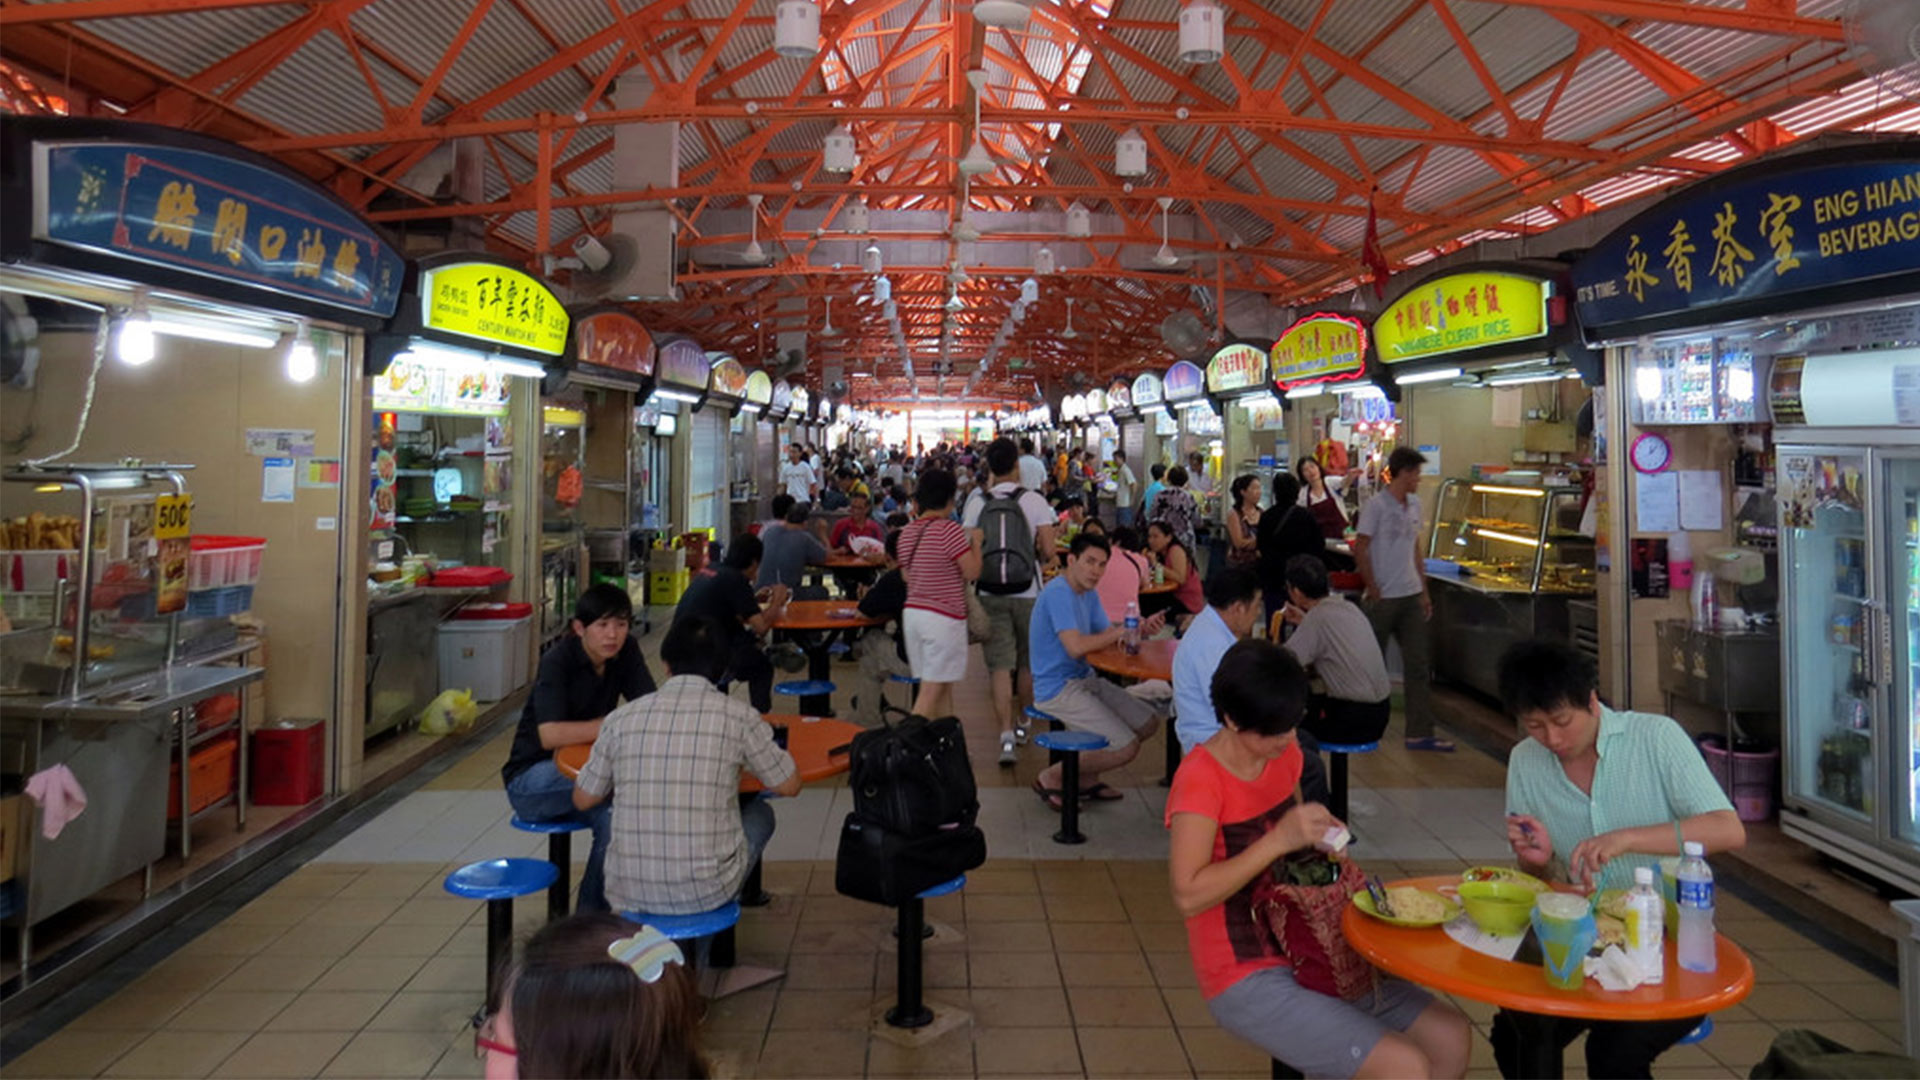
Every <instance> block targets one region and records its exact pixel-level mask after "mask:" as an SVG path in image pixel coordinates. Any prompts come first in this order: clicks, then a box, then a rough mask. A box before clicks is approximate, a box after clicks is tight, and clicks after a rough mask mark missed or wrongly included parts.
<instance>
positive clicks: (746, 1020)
mask: <svg viewBox="0 0 1920 1080" xmlns="http://www.w3.org/2000/svg"><path fill="white" fill-rule="evenodd" d="M780 991H781V987H780V986H779V985H778V984H775V985H773V986H762V987H756V988H755V989H752V990H748V991H745V992H744V993H739V994H730V995H728V996H726V997H723V998H720V999H719V1000H717V1001H711V1002H708V1003H707V1020H706V1023H705V1024H703V1025H701V1027H702V1030H705V1031H712V1032H718V1033H721V1034H726V1035H740V1034H764V1033H765V1032H766V1030H767V1025H768V1024H769V1023H771V1022H772V1020H773V1006H774V1003H775V1002H776V1001H778V1000H779V997H780Z"/></svg>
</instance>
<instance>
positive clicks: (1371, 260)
mask: <svg viewBox="0 0 1920 1080" xmlns="http://www.w3.org/2000/svg"><path fill="white" fill-rule="evenodd" d="M1360 261H1361V262H1363V263H1365V264H1366V265H1367V269H1368V270H1371V271H1373V295H1374V296H1375V297H1376V298H1378V299H1381V300H1384V299H1386V298H1387V278H1388V277H1389V276H1391V275H1392V273H1393V268H1392V267H1391V266H1390V265H1388V263H1387V253H1386V252H1384V251H1382V250H1380V216H1379V215H1378V214H1377V213H1375V212H1374V209H1373V196H1372V195H1368V196H1367V238H1366V239H1365V240H1363V241H1361V243H1360Z"/></svg>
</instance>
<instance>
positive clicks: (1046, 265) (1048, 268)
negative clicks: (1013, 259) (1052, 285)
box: [1033, 247, 1053, 277]
mask: <svg viewBox="0 0 1920 1080" xmlns="http://www.w3.org/2000/svg"><path fill="white" fill-rule="evenodd" d="M1033 272H1034V273H1036V274H1039V275H1041V276H1042V277H1044V276H1046V275H1047V274H1051V273H1053V249H1052V248H1045V247H1043V248H1041V249H1040V250H1039V251H1036V252H1034V253H1033Z"/></svg>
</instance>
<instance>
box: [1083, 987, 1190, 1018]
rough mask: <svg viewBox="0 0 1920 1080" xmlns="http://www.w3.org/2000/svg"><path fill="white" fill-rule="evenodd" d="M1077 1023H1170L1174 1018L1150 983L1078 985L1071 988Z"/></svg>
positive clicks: (1158, 992)
mask: <svg viewBox="0 0 1920 1080" xmlns="http://www.w3.org/2000/svg"><path fill="white" fill-rule="evenodd" d="M1067 1003H1068V1004H1069V1005H1071V1006H1072V1008H1073V1024H1074V1026H1075V1027H1080V1028H1089V1027H1101V1028H1107V1027H1116V1028H1117V1027H1167V1026H1170V1025H1171V1024H1172V1023H1173V1018H1172V1017H1171V1016H1169V1015H1168V1014H1167V1007H1166V1004H1165V1002H1164V1000H1163V999H1162V998H1161V996H1160V991H1158V990H1156V989H1154V988H1152V987H1150V986H1075V987H1069V988H1068V989H1067Z"/></svg>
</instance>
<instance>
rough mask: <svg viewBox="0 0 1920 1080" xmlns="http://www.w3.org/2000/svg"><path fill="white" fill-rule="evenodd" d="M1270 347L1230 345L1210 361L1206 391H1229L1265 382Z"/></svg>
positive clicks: (1253, 386) (1220, 392) (1255, 387)
mask: <svg viewBox="0 0 1920 1080" xmlns="http://www.w3.org/2000/svg"><path fill="white" fill-rule="evenodd" d="M1266 382H1267V351H1266V350H1265V349H1261V348H1256V347H1254V346H1252V345H1228V346H1227V347H1226V348H1224V349H1221V350H1220V351H1219V352H1217V353H1214V354H1213V359H1211V360H1209V361H1207V392H1208V393H1210V394H1230V393H1233V392H1235V391H1238V390H1253V389H1258V388H1260V387H1263V386H1265V385H1266Z"/></svg>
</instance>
